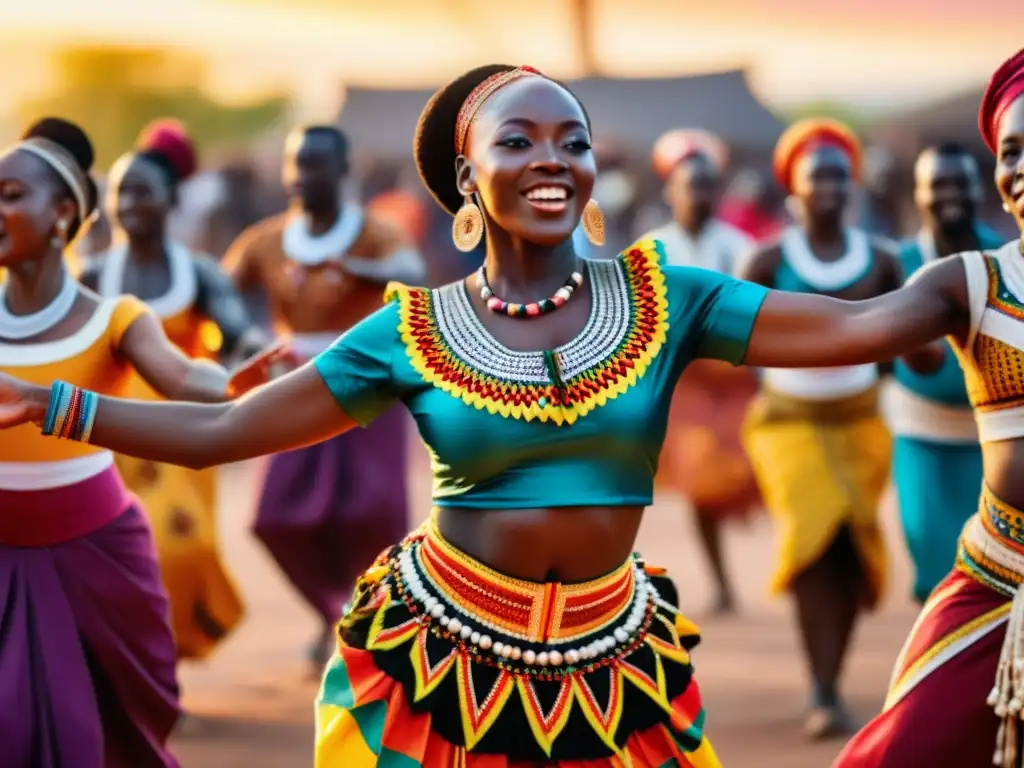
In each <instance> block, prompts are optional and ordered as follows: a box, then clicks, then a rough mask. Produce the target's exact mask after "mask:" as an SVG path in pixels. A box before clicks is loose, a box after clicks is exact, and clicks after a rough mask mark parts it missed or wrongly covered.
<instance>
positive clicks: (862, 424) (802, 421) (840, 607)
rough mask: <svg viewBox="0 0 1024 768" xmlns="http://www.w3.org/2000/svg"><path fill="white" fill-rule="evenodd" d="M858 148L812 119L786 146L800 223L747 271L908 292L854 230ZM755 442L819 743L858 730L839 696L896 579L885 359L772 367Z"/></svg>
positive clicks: (849, 295)
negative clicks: (889, 531)
mask: <svg viewBox="0 0 1024 768" xmlns="http://www.w3.org/2000/svg"><path fill="white" fill-rule="evenodd" d="M859 162H860V144H859V142H858V141H857V139H856V137H855V136H854V135H853V134H852V133H851V132H850V131H849V130H848V129H846V128H845V127H844V126H842V125H840V124H838V123H834V122H831V121H824V120H807V121H802V122H799V123H796V124H795V125H793V126H791V127H790V128H789V129H788V130H787V131H786V132H785V133H784V134H783V136H782V137H781V138H780V139H779V143H778V145H777V146H776V148H775V153H774V158H773V165H774V169H775V173H776V176H777V178H778V181H779V183H780V184H781V185H782V186H783V187H784V188H785V189H786V190H788V192H789V193H790V195H791V202H792V204H793V207H794V208H795V211H796V214H797V219H798V221H799V223H798V224H797V225H796V226H793V227H790V228H788V229H787V230H785V231H784V232H783V233H782V236H781V239H779V240H778V241H775V242H771V243H768V244H765V245H763V246H761V247H759V248H758V249H757V251H756V252H755V253H754V254H753V256H752V257H751V258H750V260H749V261H747V263H746V265H745V267H744V268H743V270H742V272H743V274H744V276H745V277H746V278H747V279H749V280H751V281H753V282H756V283H760V284H761V285H765V286H769V287H771V288H775V289H778V290H782V291H799V292H803V293H820V294H825V295H832V296H838V297H842V298H845V299H858V300H860V299H868V298H871V297H873V296H878V295H880V294H883V293H886V292H888V291H891V290H894V289H895V288H898V287H899V285H900V282H901V278H900V274H901V273H900V268H899V263H898V260H897V255H896V252H895V250H894V249H892V248H890V247H889V246H888V245H884V244H881V243H878V242H875V241H872V240H871V239H869V237H868V236H867V234H865V233H864V232H863V231H861V230H859V229H853V228H849V227H847V226H846V225H845V224H844V215H845V213H846V209H847V205H848V203H849V199H850V193H851V191H852V186H853V182H854V181H855V180H856V179H857V172H858V167H859ZM744 443H745V445H746V447H747V451H748V453H749V455H750V458H751V461H752V462H753V465H754V471H755V472H756V474H757V479H758V482H759V484H760V486H761V491H762V493H763V494H764V498H765V504H766V506H767V508H768V510H769V512H770V513H771V514H772V516H773V517H774V518H775V521H776V524H777V526H778V529H779V554H778V558H779V562H778V567H777V570H776V573H775V577H774V579H773V582H772V588H773V589H774V591H776V592H783V591H788V592H791V593H792V595H793V597H794V598H795V601H796V612H797V619H798V625H799V628H800V634H801V637H802V639H803V643H804V648H805V651H806V653H807V657H808V665H809V667H810V673H811V678H812V683H813V693H812V697H811V712H810V714H809V716H808V719H807V723H806V727H807V732H808V735H809V736H810V737H811V738H825V737H829V736H832V735H836V734H840V733H845V732H848V731H849V730H851V728H852V727H853V726H852V723H851V722H850V720H849V716H848V713H847V712H846V710H845V708H844V706H843V704H842V701H841V699H840V697H839V692H838V690H837V685H838V680H839V675H840V672H841V670H842V666H843V661H844V659H845V658H846V652H847V649H848V647H849V643H850V638H851V636H852V634H853V630H854V625H855V623H856V620H857V615H858V613H859V612H860V610H861V609H863V608H868V609H870V608H873V607H874V606H875V605H876V604H877V603H878V600H879V598H880V597H881V594H882V588H883V586H884V584H885V577H886V573H885V570H886V569H885V548H884V543H883V541H882V532H881V529H880V528H879V525H878V505H879V503H880V501H881V498H882V493H883V492H884V490H885V486H886V484H887V483H888V480H889V463H890V454H891V448H890V439H889V433H888V432H887V431H886V428H885V425H884V424H883V423H882V420H881V418H880V416H879V409H878V368H877V366H876V365H874V364H865V365H857V366H852V367H846V368H830V369H827V370H767V371H765V372H764V377H763V388H762V390H761V392H760V394H759V395H758V398H757V400H756V401H755V402H754V403H753V405H752V407H751V410H750V413H749V415H748V419H747V423H746V425H745V427H744Z"/></svg>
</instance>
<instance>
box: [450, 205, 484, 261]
mask: <svg viewBox="0 0 1024 768" xmlns="http://www.w3.org/2000/svg"><path fill="white" fill-rule="evenodd" d="M483 236H484V215H483V214H482V213H481V212H480V208H479V207H478V206H477V204H476V203H474V202H473V198H472V197H470V196H469V195H466V202H464V203H463V204H462V207H461V208H459V211H458V213H456V214H455V219H454V220H453V221H452V242H454V243H455V247H456V248H458V249H459V250H460V251H462V252H463V253H469V252H470V251H472V250H473V249H474V248H476V247H477V246H478V245H480V239H481V238H482V237H483Z"/></svg>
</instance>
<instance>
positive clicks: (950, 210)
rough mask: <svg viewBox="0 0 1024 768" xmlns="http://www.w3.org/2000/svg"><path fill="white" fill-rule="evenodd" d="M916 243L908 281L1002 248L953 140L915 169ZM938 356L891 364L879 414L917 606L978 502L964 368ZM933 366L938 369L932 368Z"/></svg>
mask: <svg viewBox="0 0 1024 768" xmlns="http://www.w3.org/2000/svg"><path fill="white" fill-rule="evenodd" d="M914 202H915V203H916V205H917V208H918V211H919V212H920V215H921V220H922V222H923V223H922V227H921V231H920V232H919V233H918V235H917V237H916V238H914V239H911V240H908V241H907V242H905V243H904V244H903V246H902V248H901V249H900V258H901V260H902V263H903V272H904V275H905V276H907V277H909V276H911V275H913V274H914V273H915V272H917V271H918V270H919V269H921V268H922V267H924V266H926V265H928V264H931V263H932V262H933V261H935V260H937V259H941V258H946V257H947V256H951V255H953V254H957V253H961V252H963V251H979V250H986V251H987V250H996V249H998V248H999V246H1000V245H1002V243H1003V239H1002V238H1000V237H999V236H998V235H997V234H996V233H995V232H993V231H992V230H990V229H988V228H987V227H985V226H984V225H982V224H980V223H979V222H978V221H977V220H976V219H975V213H976V210H977V206H978V205H979V204H980V203H981V176H980V174H979V173H978V165H977V163H976V162H975V160H974V158H973V157H971V155H970V154H969V153H968V152H967V150H966V149H965V148H964V147H963V146H961V145H959V144H952V143H949V144H940V145H938V146H934V147H929V148H927V149H925V150H924V151H923V152H922V153H921V155H920V156H919V157H918V159H917V163H916V165H915V166H914ZM943 347H944V351H945V354H944V355H943V356H941V358H940V359H938V360H937V359H936V356H935V355H931V356H927V355H926V356H923V357H922V356H920V355H918V356H914V355H910V356H907V357H906V358H902V359H900V360H897V361H896V364H895V378H896V381H895V383H894V384H893V385H892V386H890V387H889V388H888V389H887V390H886V402H885V412H886V415H887V417H888V419H889V422H890V426H891V428H892V431H893V433H894V434H895V436H896V440H895V445H894V450H893V481H894V483H895V485H896V490H897V493H898V497H899V507H900V519H901V521H902V523H903V533H904V535H905V536H906V540H907V547H908V549H909V550H910V556H911V559H912V560H913V563H914V585H913V590H914V591H913V594H914V598H915V599H916V600H918V601H919V602H921V603H923V602H924V601H925V600H926V599H927V598H928V595H929V594H930V593H931V591H932V589H933V588H934V587H935V585H936V584H938V583H939V581H941V580H942V578H943V577H944V576H945V575H946V574H947V573H949V567H950V565H951V564H952V563H953V561H954V560H955V558H956V541H957V538H958V537H959V535H960V530H961V529H962V528H963V526H964V523H965V522H967V518H968V517H970V516H971V514H972V513H973V512H974V511H975V507H976V506H977V498H978V488H979V487H980V486H981V475H982V467H981V447H980V446H979V445H978V430H977V427H976V426H975V423H974V413H973V412H972V411H971V406H970V401H969V400H968V397H967V389H966V386H965V385H964V376H963V372H962V371H961V369H960V365H959V364H958V363H957V360H956V357H955V355H954V354H953V351H952V349H951V348H950V347H949V344H948V343H944V345H943ZM936 363H938V367H937V368H936V367H934V366H935V364H936Z"/></svg>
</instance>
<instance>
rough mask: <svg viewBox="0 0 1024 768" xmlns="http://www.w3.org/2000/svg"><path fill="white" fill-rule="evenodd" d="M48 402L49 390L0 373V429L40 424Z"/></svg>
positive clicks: (44, 416) (44, 415)
mask: <svg viewBox="0 0 1024 768" xmlns="http://www.w3.org/2000/svg"><path fill="white" fill-rule="evenodd" d="M49 402H50V390H49V389H47V388H46V387H39V386H36V385H35V384H29V383H27V382H24V381H21V380H20V379H15V378H14V377H12V376H8V375H7V374H4V373H0V429H9V428H11V427H17V426H20V425H21V424H27V423H28V422H30V421H31V422H35V423H36V424H42V423H43V420H44V419H45V418H46V408H47V405H48V404H49Z"/></svg>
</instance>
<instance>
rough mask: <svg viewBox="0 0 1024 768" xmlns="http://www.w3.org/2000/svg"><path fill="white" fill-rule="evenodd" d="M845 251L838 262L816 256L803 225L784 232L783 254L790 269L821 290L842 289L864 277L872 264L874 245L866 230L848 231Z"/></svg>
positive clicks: (850, 228) (854, 229)
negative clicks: (872, 245) (872, 246)
mask: <svg viewBox="0 0 1024 768" xmlns="http://www.w3.org/2000/svg"><path fill="white" fill-rule="evenodd" d="M845 236H846V253H845V254H843V255H842V256H841V257H840V258H838V259H836V260H835V261H822V260H821V259H819V258H818V257H817V256H815V255H814V251H812V250H811V246H810V244H809V243H808V242H807V237H806V236H805V235H804V231H803V230H802V229H801V228H800V227H788V228H787V229H786V231H785V232H783V234H782V243H781V245H782V253H783V255H784V256H785V259H786V261H787V262H788V264H789V266H790V268H792V270H793V271H794V272H796V274H797V276H798V277H799V278H800V279H801V280H803V281H804V282H805V283H807V284H808V285H810V286H812V287H813V288H815V289H816V290H819V291H839V290H842V289H843V288H848V287H850V285H852V284H853V283H855V282H857V280H859V279H860V278H862V277H863V276H864V275H865V274H866V273H867V271H868V269H870V267H871V244H870V242H869V240H868V236H867V235H866V234H865V233H864V231H863V230H860V229H856V228H854V227H848V228H847V229H846V231H845Z"/></svg>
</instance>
